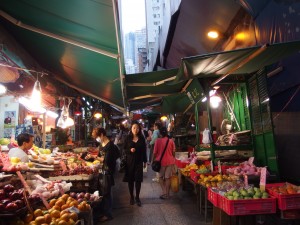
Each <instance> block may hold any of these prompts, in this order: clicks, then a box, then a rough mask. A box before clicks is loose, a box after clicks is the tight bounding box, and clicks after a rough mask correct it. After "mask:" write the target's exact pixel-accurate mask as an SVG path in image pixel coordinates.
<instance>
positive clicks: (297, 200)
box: [266, 183, 300, 210]
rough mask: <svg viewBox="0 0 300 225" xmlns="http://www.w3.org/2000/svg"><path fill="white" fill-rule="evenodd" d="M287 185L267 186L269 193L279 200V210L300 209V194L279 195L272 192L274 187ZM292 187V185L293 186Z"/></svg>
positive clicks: (275, 184)
mask: <svg viewBox="0 0 300 225" xmlns="http://www.w3.org/2000/svg"><path fill="white" fill-rule="evenodd" d="M285 184H286V183H274V184H267V185H266V190H267V192H268V193H269V194H270V195H272V196H274V197H276V198H277V199H278V208H279V209H280V210H289V209H300V193H297V194H279V193H277V192H274V191H272V188H273V187H281V186H283V185H285ZM291 185H292V184H291Z"/></svg>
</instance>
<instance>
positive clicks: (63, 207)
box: [60, 204, 70, 210]
mask: <svg viewBox="0 0 300 225" xmlns="http://www.w3.org/2000/svg"><path fill="white" fill-rule="evenodd" d="M69 207H70V206H69V205H68V204H64V205H62V206H61V208H60V209H61V210H65V209H67V208H69Z"/></svg>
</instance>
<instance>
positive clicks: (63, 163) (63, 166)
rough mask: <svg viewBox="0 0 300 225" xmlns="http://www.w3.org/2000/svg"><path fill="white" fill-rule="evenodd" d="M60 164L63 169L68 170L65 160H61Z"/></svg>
mask: <svg viewBox="0 0 300 225" xmlns="http://www.w3.org/2000/svg"><path fill="white" fill-rule="evenodd" d="M59 164H60V166H61V168H62V170H63V171H66V170H67V166H66V164H65V162H64V161H63V160H60V161H59Z"/></svg>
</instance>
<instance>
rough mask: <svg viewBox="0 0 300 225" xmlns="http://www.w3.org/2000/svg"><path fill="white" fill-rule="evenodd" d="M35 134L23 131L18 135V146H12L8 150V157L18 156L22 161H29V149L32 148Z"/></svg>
mask: <svg viewBox="0 0 300 225" xmlns="http://www.w3.org/2000/svg"><path fill="white" fill-rule="evenodd" d="M33 138H34V136H33V135H31V134H27V133H23V134H19V135H18V137H17V142H18V147H17V148H12V149H10V150H9V152H8V157H9V158H12V157H17V158H19V159H20V160H21V162H29V158H28V155H27V154H28V150H29V149H31V148H32V145H33Z"/></svg>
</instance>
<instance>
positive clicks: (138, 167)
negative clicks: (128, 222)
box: [123, 122, 147, 206]
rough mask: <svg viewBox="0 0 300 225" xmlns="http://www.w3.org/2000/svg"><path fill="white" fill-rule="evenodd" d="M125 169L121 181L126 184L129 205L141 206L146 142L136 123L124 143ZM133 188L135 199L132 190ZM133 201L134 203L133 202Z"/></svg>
mask: <svg viewBox="0 0 300 225" xmlns="http://www.w3.org/2000/svg"><path fill="white" fill-rule="evenodd" d="M124 152H125V154H126V169H125V176H124V179H123V181H124V182H128V188H129V194H130V205H133V204H134V203H135V201H136V203H137V205H138V206H141V205H142V203H141V200H140V191H141V184H142V182H143V167H144V168H145V167H146V165H147V154H146V141H145V138H144V136H143V134H142V131H141V126H140V125H139V124H138V123H136V122H135V123H133V124H132V126H131V130H130V132H129V135H128V136H127V138H126V140H125V143H124ZM134 186H135V194H136V195H135V199H134V195H133V190H134ZM134 200H135V201H134Z"/></svg>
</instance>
